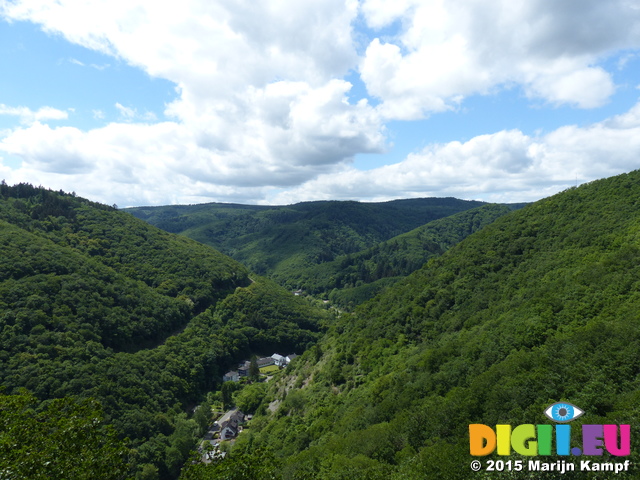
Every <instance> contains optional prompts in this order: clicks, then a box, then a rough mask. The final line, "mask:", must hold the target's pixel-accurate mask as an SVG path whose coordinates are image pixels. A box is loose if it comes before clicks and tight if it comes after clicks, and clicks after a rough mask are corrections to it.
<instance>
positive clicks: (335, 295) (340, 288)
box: [285, 204, 514, 308]
mask: <svg viewBox="0 0 640 480" xmlns="http://www.w3.org/2000/svg"><path fill="white" fill-rule="evenodd" d="M513 208H514V207H508V206H506V205H496V204H488V205H483V206H482V207H477V208H473V209H471V210H465V211H464V212H460V213H456V214H453V215H450V216H448V217H444V218H440V219H437V220H433V221H431V222H429V223H427V224H426V225H422V226H421V227H418V228H416V229H414V230H411V231H410V232H407V233H403V234H401V235H398V236H397V237H393V238H392V239H390V240H386V241H384V242H381V243H379V244H377V245H375V246H373V247H370V248H367V249H365V250H362V251H360V252H356V253H354V254H347V255H341V256H339V257H337V258H336V259H335V260H332V261H330V262H325V263H322V264H319V265H312V266H310V267H306V268H302V269H300V270H298V271H296V272H292V273H291V274H290V275H289V277H288V278H287V279H286V281H285V286H287V287H289V288H300V289H302V290H304V291H305V292H307V293H311V294H314V295H319V296H322V297H324V298H328V299H329V300H331V302H332V304H334V305H338V306H340V307H342V308H352V307H353V306H355V305H358V304H360V303H362V302H363V301H365V300H368V299H370V298H373V297H374V296H375V295H376V294H378V293H379V292H380V291H382V290H383V289H384V288H387V287H388V286H390V285H393V284H394V283H396V282H397V281H399V280H400V279H402V278H404V277H406V276H407V275H409V274H410V273H412V272H414V271H415V270H418V269H419V268H421V267H422V266H423V265H424V264H425V263H426V262H427V260H429V259H430V258H431V257H433V256H436V255H441V254H442V253H444V252H445V251H446V250H447V249H448V248H450V247H452V246H453V245H455V244H456V243H458V242H460V241H462V240H463V239H464V238H466V237H467V236H468V235H470V234H472V233H473V232H476V231H478V230H480V229H481V228H483V227H484V226H486V225H488V224H489V223H491V222H493V221H494V220H495V219H497V218H498V217H501V216H502V215H506V214H507V213H509V212H511V211H512V209H513Z"/></svg>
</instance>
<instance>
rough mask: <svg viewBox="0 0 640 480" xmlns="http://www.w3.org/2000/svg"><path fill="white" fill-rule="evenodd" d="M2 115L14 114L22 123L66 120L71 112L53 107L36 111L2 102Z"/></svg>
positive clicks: (0, 113)
mask: <svg viewBox="0 0 640 480" xmlns="http://www.w3.org/2000/svg"><path fill="white" fill-rule="evenodd" d="M0 115H12V116H15V117H18V118H19V119H20V123H23V124H29V123H33V122H39V121H43V120H65V119H67V118H68V117H69V114H68V113H67V112H65V111H62V110H58V109H57V108H53V107H41V108H39V109H38V110H36V111H35V112H34V111H33V110H31V109H30V108H27V107H10V106H8V105H5V104H3V103H0Z"/></svg>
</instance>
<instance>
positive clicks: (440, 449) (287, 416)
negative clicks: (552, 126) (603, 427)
mask: <svg viewBox="0 0 640 480" xmlns="http://www.w3.org/2000/svg"><path fill="white" fill-rule="evenodd" d="M639 279H640V172H638V171H636V172H632V173H630V174H626V175H621V176H618V177H614V178H610V179H605V180H600V181H596V182H593V183H591V184H587V185H583V186H581V187H579V188H574V189H570V190H568V191H565V192H563V193H560V194H558V195H555V196H553V197H550V198H548V199H544V200H541V201H539V202H536V203H535V204H532V205H529V206H527V207H525V208H524V209H522V210H519V211H515V212H512V213H510V214H508V215H504V216H502V217H501V218H498V219H497V220H496V221H495V222H493V223H492V224H490V225H488V226H486V227H485V228H483V229H481V230H479V231H478V232H476V233H474V234H472V235H470V236H469V237H467V238H466V239H465V240H463V241H462V242H460V243H459V244H457V245H456V246H454V247H452V248H451V249H450V250H448V251H447V252H445V253H444V254H443V255H441V256H438V257H435V258H434V259H432V260H430V261H429V262H428V263H427V264H426V265H425V266H424V267H423V268H422V269H420V270H418V271H417V272H415V273H413V274H412V275H410V276H409V277H407V278H406V279H405V280H403V281H401V282H399V283H398V284H397V285H395V286H393V287H391V288H389V289H388V290H386V291H385V292H384V293H383V294H381V295H380V296H378V297H376V298H375V299H373V300H371V301H369V302H367V303H365V304H364V305H362V306H361V307H360V308H358V309H357V310H356V312H355V313H354V314H349V315H347V314H345V315H343V316H342V317H341V319H340V320H339V321H338V323H337V324H336V325H335V326H334V327H333V328H332V329H331V330H330V331H329V333H328V334H327V335H326V336H325V338H324V339H323V340H322V341H321V342H320V343H319V344H318V345H317V346H315V347H313V348H312V349H311V350H310V351H308V352H306V353H305V354H304V355H303V356H302V357H301V358H298V359H297V360H296V362H295V363H294V364H292V370H290V371H289V372H288V373H289V375H287V377H285V378H283V379H282V380H281V381H280V382H279V383H276V384H273V385H272V390H271V393H270V395H271V396H270V397H269V396H267V397H265V398H264V400H263V402H264V403H263V406H262V407H259V408H257V411H258V412H263V414H262V415H258V416H257V417H256V418H255V419H254V421H253V424H252V426H251V428H250V430H249V432H248V434H246V435H243V436H241V438H240V439H239V440H238V442H237V444H236V447H235V449H234V451H233V452H232V456H231V458H230V459H229V460H228V461H229V462H233V461H238V462H243V464H245V465H246V464H248V463H251V462H254V463H255V465H262V467H264V470H263V471H264V472H268V473H269V474H270V475H272V476H273V478H283V479H296V478H305V479H328V478H336V479H337V478H349V479H354V480H357V479H383V478H384V479H392V480H400V479H409V478H410V479H413V478H416V479H417V478H437V479H440V478H442V479H469V478H488V476H490V477H491V478H513V479H525V478H532V477H531V472H528V471H526V470H525V471H523V472H517V471H514V470H511V471H508V472H507V471H505V472H502V473H501V472H493V474H490V473H487V472H485V471H481V472H479V473H473V472H472V471H471V470H470V469H469V462H470V461H471V460H472V459H473V458H472V457H470V455H469V438H468V435H469V434H468V428H469V424H471V423H484V424H487V425H492V426H493V425H496V424H510V425H513V426H515V425H519V424H525V423H528V424H539V423H549V420H548V419H546V417H545V416H544V414H543V411H544V409H545V408H546V407H548V406H549V405H550V404H551V403H554V402H557V401H568V402H570V403H572V404H574V405H577V406H578V407H579V408H581V409H582V410H584V411H585V414H584V415H583V416H582V417H580V418H579V419H578V420H576V421H574V422H572V423H571V425H572V428H573V429H574V431H576V432H579V430H580V425H581V424H583V423H585V424H630V425H631V429H632V434H631V435H632V438H635V437H637V435H638V434H640V431H639V430H638V425H640V422H639V419H640V280H639ZM273 400H275V401H274V402H272V403H271V405H272V407H274V409H275V412H274V413H270V412H269V411H268V410H266V409H264V406H266V403H267V402H270V401H273ZM578 437H579V435H578ZM577 441H578V443H577V445H580V443H579V438H578V439H577ZM633 442H635V440H633ZM634 444H635V443H634ZM258 449H260V450H259V451H261V452H263V453H262V455H255V454H254V452H256V451H257V450H258ZM265 452H266V453H265ZM242 453H244V454H246V455H247V456H242V455H241V454H242ZM234 454H235V456H234ZM601 458H602V461H620V460H622V459H616V458H612V457H610V456H608V455H605V456H604V457H601ZM234 459H235V460H234ZM495 459H496V458H495V457H494V460H495ZM507 459H520V457H517V456H514V457H509V458H503V460H507ZM544 459H545V461H546V460H547V459H548V461H550V462H555V460H557V459H559V460H568V461H576V459H574V458H573V457H570V458H567V457H556V456H553V455H552V456H550V457H544ZM589 459H591V457H590V458H589ZM626 459H629V460H631V463H632V464H635V463H636V462H638V461H640V455H639V454H638V451H637V449H635V448H632V454H631V456H630V457H625V458H624V460H626ZM481 460H483V462H485V466H486V460H487V459H486V458H482V459H481ZM524 460H525V461H526V460H527V458H524ZM596 460H597V461H600V459H599V458H597V459H596ZM225 468H232V467H231V466H230V464H226V466H225ZM215 471H216V467H215V466H214V467H211V468H209V469H208V470H207V469H202V470H201V471H199V472H198V469H194V475H193V476H190V477H188V478H192V479H193V478H215V476H214V472H215ZM256 471H258V470H256ZM196 473H197V474H198V475H199V476H198V475H195V474H196ZM209 474H210V475H211V476H207V475H209ZM256 478H272V477H268V476H267V473H265V476H264V477H256ZM540 478H565V479H578V478H605V477H600V476H598V473H595V472H594V473H589V472H582V471H577V472H567V473H564V474H560V473H551V474H549V475H548V476H541V477H540ZM616 478H637V471H630V472H629V473H620V474H618V475H617V476H616Z"/></svg>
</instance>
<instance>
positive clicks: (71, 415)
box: [0, 393, 132, 480]
mask: <svg viewBox="0 0 640 480" xmlns="http://www.w3.org/2000/svg"><path fill="white" fill-rule="evenodd" d="M131 458H132V452H131V451H130V450H129V449H128V448H126V446H125V443H124V442H123V441H121V440H119V439H118V438H117V435H116V433H115V431H114V430H113V428H110V427H109V426H107V425H105V424H104V421H103V418H102V412H101V409H100V406H99V405H98V404H97V402H95V401H93V400H88V399H87V400H83V401H74V400H72V399H70V398H64V399H57V400H53V401H51V402H45V403H43V404H40V402H38V401H37V400H36V399H35V397H33V396H32V395H29V394H24V393H23V394H20V395H1V394H0V478H11V479H16V480H18V479H24V480H38V479H43V480H45V479H46V480H49V479H51V478H73V479H78V480H84V479H86V480H93V479H95V478H100V479H105V480H110V479H113V480H116V479H124V478H129V475H130V473H131V464H130V463H131Z"/></svg>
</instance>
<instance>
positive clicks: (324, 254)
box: [127, 198, 484, 288]
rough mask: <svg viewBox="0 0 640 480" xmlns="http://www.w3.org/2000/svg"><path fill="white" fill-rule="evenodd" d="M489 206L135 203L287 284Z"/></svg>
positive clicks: (141, 211) (168, 225) (163, 224)
mask: <svg viewBox="0 0 640 480" xmlns="http://www.w3.org/2000/svg"><path fill="white" fill-rule="evenodd" d="M482 205H484V203H483V202H477V201H465V200H458V199H455V198H419V199H408V200H395V201H391V202H382V203H360V202H352V201H325V202H304V203H298V204H295V205H288V206H268V207H267V206H250V205H234V204H220V203H209V204H203V205H182V206H181V205H178V206H166V207H138V208H131V209H127V211H128V212H130V213H132V214H133V215H134V216H136V217H138V218H141V219H143V220H145V221H147V222H148V223H150V224H151V225H154V226H156V227H159V228H161V229H163V230H166V231H168V232H172V233H180V234H182V235H184V236H187V237H189V238H192V239H194V240H197V241H199V242H201V243H204V244H205V245H210V246H212V247H213V248H215V249H217V250H219V251H220V252H222V253H225V254H226V255H229V256H230V257H232V258H234V259H235V260H237V261H239V262H241V263H242V264H243V265H246V266H247V267H248V268H249V269H251V271H253V272H255V273H258V274H261V275H266V276H269V277H270V278H272V279H274V280H275V281H276V282H278V283H280V284H281V285H287V287H290V288H299V287H300V286H301V285H299V284H298V283H296V281H294V280H291V279H293V278H297V276H298V275H299V271H300V270H301V269H304V268H308V267H313V266H315V265H318V264H322V263H325V262H328V261H331V260H334V259H335V258H336V257H338V256H340V255H347V254H354V253H358V252H360V251H361V250H364V249H367V248H370V247H373V246H375V245H377V244H378V243H380V242H384V241H386V240H389V239H391V238H393V237H396V236H398V235H401V234H403V233H406V232H408V231H410V230H413V229H415V228H418V227H421V226H423V225H425V224H427V223H429V222H431V221H432V220H436V219H438V218H443V217H447V216H449V215H453V214H455V213H458V212H462V211H465V210H468V209H471V208H476V207H479V206H482Z"/></svg>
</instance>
